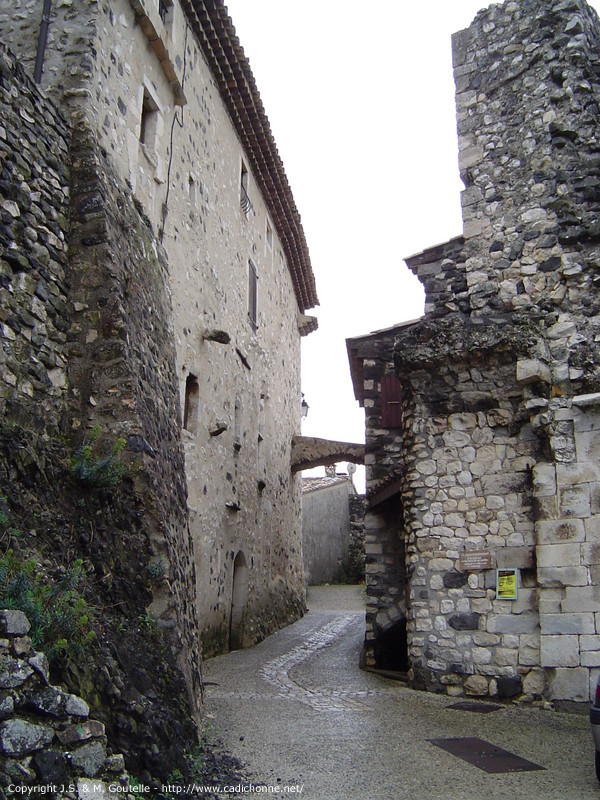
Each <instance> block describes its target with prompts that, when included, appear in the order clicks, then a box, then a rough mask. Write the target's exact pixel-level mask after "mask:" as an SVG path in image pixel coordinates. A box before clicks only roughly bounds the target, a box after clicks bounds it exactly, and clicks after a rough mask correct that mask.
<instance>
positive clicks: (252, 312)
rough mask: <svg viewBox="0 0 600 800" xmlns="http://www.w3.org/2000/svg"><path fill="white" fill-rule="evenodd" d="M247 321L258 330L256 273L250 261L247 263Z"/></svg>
mask: <svg viewBox="0 0 600 800" xmlns="http://www.w3.org/2000/svg"><path fill="white" fill-rule="evenodd" d="M248 319H249V321H250V325H252V329H253V330H254V331H255V330H256V329H257V328H258V273H257V272H256V267H255V266H254V264H253V262H252V261H248Z"/></svg>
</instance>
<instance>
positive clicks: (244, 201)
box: [240, 161, 252, 216]
mask: <svg viewBox="0 0 600 800" xmlns="http://www.w3.org/2000/svg"><path fill="white" fill-rule="evenodd" d="M249 181H250V175H249V174H248V167H247V166H246V165H245V164H244V162H243V161H242V167H241V172H240V205H241V206H242V211H243V212H244V214H245V215H246V216H248V215H249V214H250V212H251V211H252V203H251V202H250V197H249V196H248V184H249Z"/></svg>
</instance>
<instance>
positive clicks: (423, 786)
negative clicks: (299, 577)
mask: <svg viewBox="0 0 600 800" xmlns="http://www.w3.org/2000/svg"><path fill="white" fill-rule="evenodd" d="M308 606H309V613H308V614H307V615H306V616H305V617H304V618H303V619H302V620H300V621H299V622H297V623H296V624H295V625H291V626H290V627H288V628H286V629H284V630H282V631H279V632H278V633H276V634H274V635H273V636H271V637H270V638H268V639H267V640H265V641H264V642H262V643H261V644H260V645H258V646H257V647H255V648H252V649H250V650H239V651H236V652H233V653H230V654H228V655H225V656H220V657H218V658H214V659H211V660H209V661H207V662H206V664H205V670H204V677H205V680H206V682H207V689H206V695H207V700H206V707H207V712H208V714H209V718H210V723H211V727H212V733H213V734H215V735H216V736H217V737H219V738H220V739H221V740H222V741H223V743H224V745H225V746H226V747H227V748H228V749H229V750H230V751H231V752H232V753H234V754H235V755H236V756H238V757H239V758H240V759H241V760H242V761H243V762H244V763H245V764H246V766H247V769H248V772H249V774H251V775H252V776H253V778H254V779H255V780H256V781H257V782H261V783H263V784H265V785H266V786H272V787H273V786H279V787H280V793H279V794H278V795H273V794H270V795H267V796H301V797H302V798H304V800H347V798H361V800H388V799H389V800H420V798H426V800H459V798H460V800H463V798H465V797H468V798H471V800H484V799H485V800H487V798H491V797H493V798H494V800H498V799H499V798H511V800H523V799H524V798H527V800H538V798H539V799H540V800H541V798H543V799H544V800H585V799H586V798H597V797H598V793H599V789H598V784H597V781H596V778H595V775H594V764H593V758H594V751H593V744H592V740H591V734H590V730H589V723H588V719H587V715H586V714H565V713H558V712H555V711H543V710H541V709H532V708H518V707H516V706H503V707H501V708H496V710H494V711H492V712H490V713H475V712H474V711H468V710H465V708H464V702H465V700H466V698H458V700H457V699H456V698H448V697H444V696H439V695H431V694H426V693H424V692H415V691H412V690H410V689H408V688H406V687H405V686H404V685H402V684H400V683H397V682H395V681H392V680H389V679H387V678H383V677H380V676H378V675H374V674H368V673H365V672H362V671H361V670H359V668H358V658H359V652H360V647H361V643H362V637H363V635H364V609H363V598H362V590H361V589H360V588H359V587H318V588H317V587H314V588H311V589H310V590H309V595H308ZM461 704H463V707H462V708H452V707H451V706H455V705H461ZM480 706H481V703H480V702H477V703H476V704H475V707H476V708H480ZM463 737H477V738H478V739H481V740H484V741H485V742H487V743H489V744H491V745H494V746H496V747H499V748H502V749H503V750H506V751H509V752H510V753H511V754H513V755H515V756H519V757H520V758H521V759H526V760H527V762H532V763H529V765H527V764H521V767H523V766H529V769H528V770H527V771H518V772H498V773H488V772H485V771H484V770H483V769H481V768H479V767H478V766H475V765H473V764H470V763H467V762H466V761H465V760H462V759H461V758H458V757H457V756H455V755H452V754H451V753H449V752H447V751H446V750H444V749H442V748H441V747H439V746H437V745H436V744H434V743H432V742H431V741H430V740H432V739H442V738H443V739H447V738H453V739H455V738H463ZM469 749H470V750H471V752H472V747H471V748H467V750H469ZM485 760H486V757H484V758H483V761H485ZM488 760H489V759H488ZM534 765H535V766H537V767H541V768H542V769H531V767H533V766H534ZM509 766H510V765H509ZM296 786H297V787H303V789H302V792H301V794H300V789H298V790H295V789H294V788H293V787H296ZM286 787H288V788H287V791H285V793H284V789H286ZM224 796H225V795H224ZM232 796H235V795H232ZM240 796H241V795H240Z"/></svg>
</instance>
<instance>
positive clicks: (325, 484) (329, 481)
mask: <svg viewBox="0 0 600 800" xmlns="http://www.w3.org/2000/svg"><path fill="white" fill-rule="evenodd" d="M341 483H349V484H352V481H351V480H350V476H349V475H336V476H335V478H333V477H331V478H330V477H329V476H325V477H320V478H302V494H309V493H310V492H316V491H318V490H319V489H330V488H331V487H332V486H338V485H339V484H341Z"/></svg>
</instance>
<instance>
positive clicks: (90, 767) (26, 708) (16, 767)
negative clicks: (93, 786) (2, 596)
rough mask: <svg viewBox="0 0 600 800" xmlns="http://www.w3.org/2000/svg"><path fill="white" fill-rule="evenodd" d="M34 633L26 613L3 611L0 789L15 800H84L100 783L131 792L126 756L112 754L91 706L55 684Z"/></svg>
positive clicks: (0, 613)
mask: <svg viewBox="0 0 600 800" xmlns="http://www.w3.org/2000/svg"><path fill="white" fill-rule="evenodd" d="M30 627H31V626H30V624H29V621H28V619H27V617H26V616H25V615H24V614H23V613H22V612H21V611H0V635H1V636H2V638H1V639H0V648H1V662H0V720H1V721H0V756H1V758H0V786H2V787H3V788H4V789H5V790H7V792H8V795H9V796H10V795H13V794H14V793H15V787H17V791H23V788H24V787H27V786H30V787H35V786H37V787H38V788H39V787H41V786H43V787H45V793H47V794H49V795H52V796H62V795H63V793H64V792H67V791H70V792H71V793H74V792H75V791H77V792H78V796H79V797H81V796H83V795H85V794H87V791H89V785H88V784H89V781H90V779H94V778H104V779H105V780H106V781H107V782H110V783H113V784H114V785H115V786H116V785H121V786H125V785H126V782H127V773H126V772H125V761H124V759H123V756H122V755H121V754H116V755H109V754H108V752H107V741H106V736H105V731H104V725H103V724H102V723H101V722H99V721H98V720H94V719H91V718H90V709H89V706H88V704H87V703H86V702H85V700H83V699H82V698H81V697H78V696H77V695H74V694H70V693H69V692H65V691H64V690H63V689H61V688H60V687H58V686H52V685H51V684H50V682H49V679H50V671H49V667H48V660H47V658H46V656H45V654H44V653H39V652H36V651H35V650H34V649H33V648H32V646H31V639H30V638H29V636H28V635H27V634H28V633H29V630H30ZM98 785H99V782H98ZM69 787H72V788H69Z"/></svg>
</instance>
